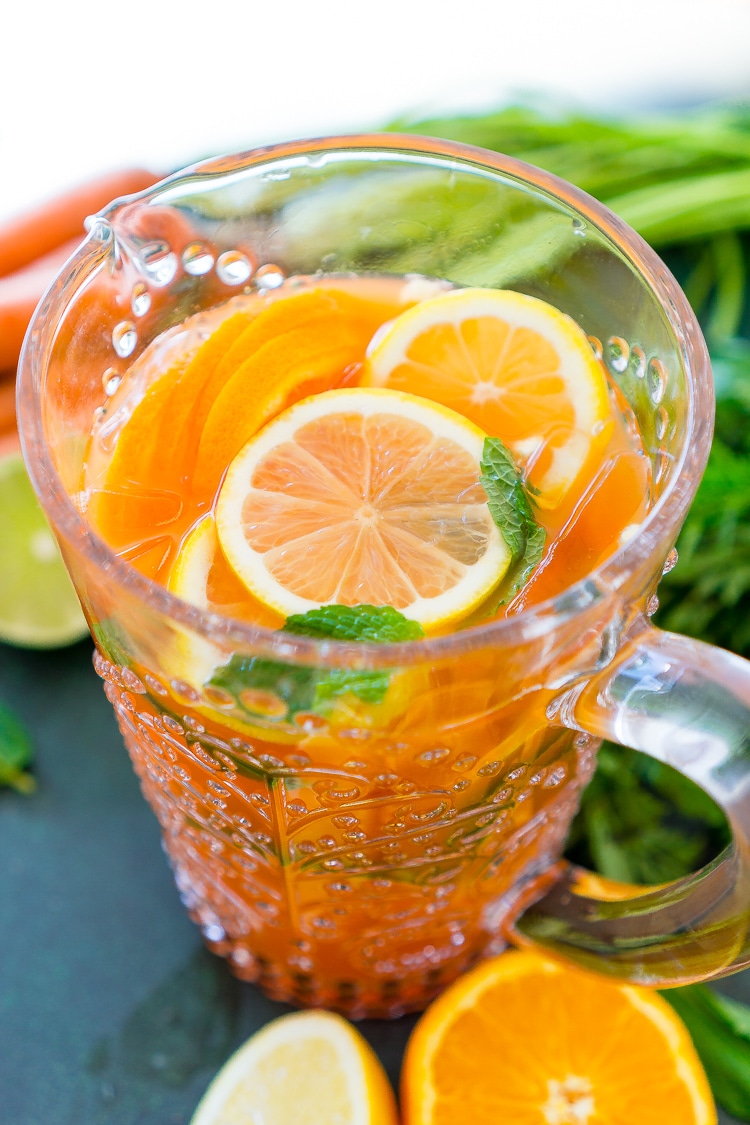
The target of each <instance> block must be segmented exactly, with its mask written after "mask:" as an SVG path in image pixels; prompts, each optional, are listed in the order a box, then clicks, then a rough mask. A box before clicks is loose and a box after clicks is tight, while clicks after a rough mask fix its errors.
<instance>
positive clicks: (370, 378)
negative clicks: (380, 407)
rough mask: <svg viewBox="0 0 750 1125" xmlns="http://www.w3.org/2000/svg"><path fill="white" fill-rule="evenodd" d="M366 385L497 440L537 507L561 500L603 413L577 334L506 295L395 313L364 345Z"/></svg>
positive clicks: (592, 365)
mask: <svg viewBox="0 0 750 1125" xmlns="http://www.w3.org/2000/svg"><path fill="white" fill-rule="evenodd" d="M365 380H366V381H367V382H368V383H369V384H370V385H372V386H378V387H392V388H394V389H396V390H401V391H407V392H409V393H411V394H419V395H425V396H426V397H427V398H430V399H433V400H434V401H435V402H439V403H442V404H443V405H445V406H449V407H450V408H451V409H452V410H456V411H458V412H459V413H461V414H463V415H464V416H465V417H466V418H469V419H470V420H471V421H472V422H475V423H476V425H478V426H480V427H481V428H482V429H483V430H484V431H485V432H486V433H488V434H491V435H493V436H497V437H499V438H501V439H502V441H503V442H504V443H505V444H506V445H507V446H508V447H509V448H510V449H511V450H512V451H513V453H514V454H515V455H516V456H517V458H518V459H519V460H520V462H521V463H522V465H524V466H525V471H526V476H527V479H528V482H529V484H530V485H531V487H532V488H533V489H534V490H535V491H536V493H537V502H538V504H539V505H540V506H541V507H554V506H555V505H556V504H558V503H559V502H560V501H561V499H562V498H563V497H564V496H565V494H566V493H567V491H568V490H569V489H570V487H571V485H572V484H573V483H574V482H575V480H576V479H577V478H578V476H579V474H580V473H581V470H582V469H583V467H584V465H585V463H586V461H587V459H588V457H589V453H590V451H591V447H592V441H593V439H594V437H595V435H596V434H597V433H598V432H599V431H600V430H601V427H602V424H603V423H604V422H605V421H606V419H607V417H608V415H609V401H608V396H607V384H606V379H605V376H604V372H603V371H602V369H601V367H600V366H599V364H598V363H597V361H596V359H595V357H594V354H593V352H592V350H591V346H590V344H589V342H588V340H587V339H586V336H585V335H584V333H583V331H582V330H581V329H580V328H579V327H578V325H577V324H575V323H574V321H572V320H571V319H570V317H567V316H565V315H564V314H563V313H561V312H559V311H558V310H557V309H555V308H554V307H553V306H552V305H549V304H547V303H546V302H544V301H540V300H538V299H537V298H535V297H528V296H526V295H525V294H522V293H515V292H512V291H510V290H492V289H458V290H453V291H452V292H449V293H444V294H441V295H440V296H439V297H434V298H432V299H430V300H427V301H423V302H422V303H421V304H419V305H417V306H416V307H415V308H413V309H409V310H408V311H407V312H405V313H402V314H401V316H399V317H397V318H396V319H395V320H394V321H393V322H392V323H391V324H390V325H388V326H386V327H385V328H384V329H383V330H382V331H381V332H380V333H378V335H377V336H376V337H375V339H374V340H373V342H372V344H371V345H370V348H369V354H368V364H367V367H366V370H365Z"/></svg>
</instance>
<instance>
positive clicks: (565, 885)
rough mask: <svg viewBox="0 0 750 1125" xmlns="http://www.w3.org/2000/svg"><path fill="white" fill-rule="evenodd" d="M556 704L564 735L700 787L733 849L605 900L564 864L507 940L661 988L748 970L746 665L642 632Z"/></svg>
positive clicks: (749, 692) (671, 636) (749, 725)
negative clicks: (589, 737)
mask: <svg viewBox="0 0 750 1125" xmlns="http://www.w3.org/2000/svg"><path fill="white" fill-rule="evenodd" d="M561 702H562V707H561V712H560V714H561V720H562V722H563V723H564V724H565V725H566V726H569V727H572V728H573V729H575V730H580V731H585V732H588V733H589V734H593V735H595V736H597V737H600V738H606V739H610V740H611V741H613V742H618V743H620V744H621V745H623V746H629V747H632V748H633V749H634V750H640V751H642V752H643V753H645V754H649V755H650V756H651V757H653V758H656V759H657V760H658V761H660V762H665V763H666V764H668V765H670V766H673V767H674V768H675V769H677V770H679V771H680V773H682V774H684V775H685V776H686V777H689V778H690V780H691V781H694V782H696V783H697V784H698V785H700V786H701V788H703V789H704V790H705V791H706V792H707V793H708V794H709V795H710V796H711V797H712V798H713V799H714V801H716V803H717V804H718V805H720V806H721V808H722V809H723V810H724V812H725V814H726V816H727V819H728V821H729V825H730V828H731V831H732V842H731V843H730V844H729V845H728V846H727V848H726V849H725V850H724V851H723V852H722V853H721V854H720V855H719V856H717V858H716V859H715V860H713V862H711V863H709V864H708V865H707V866H705V867H703V868H702V869H701V870H700V871H697V872H695V873H694V874H692V875H689V876H688V877H687V878H684V879H679V880H677V881H675V882H673V883H667V884H663V885H661V886H659V887H652V888H648V889H646V888H643V887H630V886H628V885H627V884H618V885H616V886H617V887H618V888H619V891H618V890H616V891H615V894H613V895H608V894H607V893H606V892H605V893H602V892H601V891H597V889H596V883H597V880H596V879H595V878H592V876H591V874H590V873H589V872H586V871H584V870H583V869H582V868H579V867H575V866H573V865H570V864H566V863H563V864H561V865H559V866H558V867H557V868H556V869H555V870H554V871H553V872H551V873H550V879H551V880H554V881H553V885H552V886H551V888H550V889H549V890H547V891H546V893H545V894H544V895H543V897H541V898H539V899H537V900H536V901H535V902H533V904H532V905H531V906H530V907H529V908H528V909H527V910H526V911H525V912H524V913H523V914H520V915H519V916H516V917H515V919H514V920H513V921H512V922H511V923H510V925H509V935H508V936H509V937H510V940H511V941H512V942H513V943H514V944H516V945H518V944H521V945H529V944H531V945H535V946H540V947H543V949H544V950H545V951H546V952H548V953H549V954H551V955H553V956H556V957H559V958H563V959H565V960H568V961H573V962H575V963H577V964H579V965H581V966H583V967H585V968H589V969H594V970H596V971H597V972H599V973H606V974H609V975H611V976H616V977H620V978H625V979H628V980H630V981H633V982H637V983H640V984H648V985H652V986H656V987H659V988H668V987H671V986H676V985H682V984H688V983H691V982H693V981H698V980H707V979H709V978H713V977H718V976H723V975H724V974H726V973H730V972H733V971H734V970H736V969H740V968H742V967H743V966H745V965H748V964H750V937H748V921H749V920H750V662H748V661H746V660H743V659H741V658H740V657H738V656H734V655H733V654H732V653H729V652H725V651H724V650H722V649H718V648H714V647H713V646H712V645H708V644H704V643H702V642H700V641H694V640H690V639H689V638H687V637H682V636H678V635H677V634H675V633H667V632H662V631H661V630H659V629H655V628H653V627H652V626H651V625H650V624H646V625H644V627H643V629H642V631H641V632H640V633H639V634H637V635H636V636H635V637H633V638H632V639H631V640H630V641H629V643H628V644H627V645H626V646H625V647H624V649H623V650H622V651H621V652H620V653H619V654H618V656H617V657H616V659H615V661H614V662H613V663H612V664H610V665H609V666H608V667H607V668H606V669H605V670H604V671H603V672H602V673H600V674H599V675H598V676H597V677H596V678H595V679H592V680H588V681H586V683H584V684H583V685H578V686H577V687H576V688H574V689H573V690H572V691H571V692H569V693H568V694H567V696H566V697H565V698H564V699H563V700H562V701H561ZM592 888H593V889H592Z"/></svg>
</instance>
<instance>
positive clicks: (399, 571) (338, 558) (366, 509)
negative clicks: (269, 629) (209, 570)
mask: <svg viewBox="0 0 750 1125" xmlns="http://www.w3.org/2000/svg"><path fill="white" fill-rule="evenodd" d="M484 439H485V435H484V434H483V433H482V431H481V430H479V429H478V428H477V427H476V426H474V425H473V424H472V423H471V422H468V421H467V420H466V419H465V418H462V417H461V416H460V415H458V414H456V413H454V412H453V411H451V410H446V409H445V408H444V407H441V406H438V405H436V404H435V403H431V402H428V401H427V400H425V399H421V398H417V397H416V396H415V395H406V394H402V393H400V392H398V391H389V390H375V389H359V388H357V389H355V388H351V389H341V390H335V391H329V392H327V393H325V394H319V395H316V396H314V397H313V398H309V399H305V400H304V401H303V402H300V403H297V404H296V405H295V406H292V407H290V409H289V410H286V411H285V412H284V413H283V414H280V415H279V416H278V417H277V418H275V419H274V421H273V422H271V423H269V425H268V426H266V427H265V428H264V429H263V430H262V431H261V432H260V433H259V434H257V435H256V437H255V438H253V439H252V440H251V441H249V442H248V443H247V445H246V446H245V447H244V449H243V450H242V451H241V453H239V455H238V456H237V457H236V458H235V460H234V461H233V462H232V464H231V465H230V467H229V470H228V472H227V476H226V479H225V481H224V484H223V485H222V488H221V491H220V493H219V500H218V504H217V508H216V530H217V534H218V536H219V542H220V544H221V548H222V550H223V552H224V554H225V556H226V558H227V559H228V561H229V563H230V564H231V566H232V567H233V568H234V570H235V571H236V573H237V574H238V576H239V577H240V579H241V580H242V581H243V582H244V584H245V585H246V586H247V588H248V590H250V592H251V593H252V594H253V595H254V597H256V598H257V599H258V600H259V601H261V602H263V603H264V604H265V605H267V606H270V607H271V608H272V609H275V610H276V611H277V612H278V613H282V614H283V615H284V616H288V615H290V614H292V613H305V612H306V611H307V610H309V609H313V608H316V607H317V606H320V605H324V604H329V603H338V604H342V605H358V604H371V605H391V606H394V607H395V608H396V609H398V610H400V611H401V612H402V613H403V614H405V615H406V616H407V617H409V618H411V619H413V620H415V621H418V622H419V623H420V624H421V625H423V626H430V627H435V626H437V625H442V624H445V623H446V622H448V621H455V620H458V619H460V618H462V617H464V616H466V614H468V613H469V612H470V611H471V609H472V608H473V607H474V606H476V605H478V604H479V602H481V601H482V600H483V599H484V598H485V597H486V595H487V594H488V593H489V592H490V591H491V590H492V589H493V588H494V587H495V586H496V585H497V584H498V582H500V580H501V579H502V577H503V575H504V574H505V572H506V570H507V569H508V565H509V563H510V551H509V549H508V547H507V546H506V543H505V540H504V539H503V537H502V536H501V534H500V532H499V530H498V528H497V526H496V525H495V523H494V522H493V520H492V517H491V515H490V512H489V509H488V507H487V496H486V494H485V492H484V489H483V488H482V485H481V483H480V467H479V462H480V459H481V456H482V447H483V444H484Z"/></svg>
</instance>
